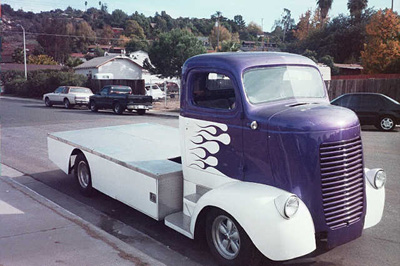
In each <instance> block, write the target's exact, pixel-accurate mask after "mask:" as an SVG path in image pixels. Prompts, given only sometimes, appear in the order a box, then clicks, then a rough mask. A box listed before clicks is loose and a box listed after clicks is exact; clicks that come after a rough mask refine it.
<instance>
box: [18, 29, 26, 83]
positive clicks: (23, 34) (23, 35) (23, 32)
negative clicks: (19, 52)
mask: <svg viewBox="0 0 400 266" xmlns="http://www.w3.org/2000/svg"><path fill="white" fill-rule="evenodd" d="M17 27H21V28H22V37H23V39H24V68H25V79H26V80H27V79H28V73H27V69H26V44H25V29H24V27H22V25H21V24H17Z"/></svg>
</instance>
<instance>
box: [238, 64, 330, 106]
mask: <svg viewBox="0 0 400 266" xmlns="http://www.w3.org/2000/svg"><path fill="white" fill-rule="evenodd" d="M243 85H244V89H245V92H246V95H247V98H248V100H249V101H250V103H252V104H259V103H266V102H271V101H277V100H283V99H289V98H324V97H325V89H324V84H323V81H322V78H321V75H320V73H319V72H318V70H317V69H315V68H313V67H307V66H276V67H263V68H255V69H250V70H248V71H246V72H245V73H244V75H243Z"/></svg>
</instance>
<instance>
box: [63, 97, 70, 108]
mask: <svg viewBox="0 0 400 266" xmlns="http://www.w3.org/2000/svg"><path fill="white" fill-rule="evenodd" d="M64 107H65V108H66V109H69V108H70V107H71V104H70V102H69V100H68V99H65V100H64Z"/></svg>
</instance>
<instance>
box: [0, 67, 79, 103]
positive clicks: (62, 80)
mask: <svg viewBox="0 0 400 266" xmlns="http://www.w3.org/2000/svg"><path fill="white" fill-rule="evenodd" d="M1 80H2V82H3V84H4V88H5V93H6V94H15V95H18V96H26V97H34V98H37V97H42V95H43V94H45V93H48V92H52V91H54V90H55V89H56V88H57V87H58V86H63V85H65V86H66V85H68V86H84V85H86V82H87V78H86V77H85V76H83V75H78V74H74V73H72V72H64V71H55V70H37V71H31V72H28V80H25V78H24V74H23V72H18V71H6V72H4V73H2V77H1Z"/></svg>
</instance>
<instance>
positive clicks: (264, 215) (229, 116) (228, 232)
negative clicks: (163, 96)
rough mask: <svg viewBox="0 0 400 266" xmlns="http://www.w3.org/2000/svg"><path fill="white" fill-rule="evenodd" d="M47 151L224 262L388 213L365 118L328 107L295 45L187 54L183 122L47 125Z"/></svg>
mask: <svg viewBox="0 0 400 266" xmlns="http://www.w3.org/2000/svg"><path fill="white" fill-rule="evenodd" d="M48 149H49V157H50V159H51V160H52V161H53V162H54V163H55V164H57V165H58V166H59V167H60V168H61V169H62V170H63V171H64V172H65V173H67V174H69V173H75V176H76V178H77V180H78V184H79V187H80V189H81V191H82V192H83V193H84V194H90V193H91V192H92V191H93V189H96V190H99V191H101V192H103V193H105V194H107V195H109V196H110V197H113V198H115V199H117V200H119V201H121V202H123V203H125V204H127V205H129V206H131V207H133V208H135V209H137V210H139V211H141V212H143V213H145V214H147V215H149V216H151V217H153V218H154V219H156V220H164V221H165V224H166V225H167V226H169V227H171V228H173V229H175V230H176V231H178V232H180V233H182V234H184V235H185V236H187V237H189V238H192V239H193V238H195V237H197V236H201V235H206V238H207V242H208V244H209V246H210V249H211V252H212V253H213V254H214V255H215V256H216V258H217V260H218V261H219V262H220V263H221V264H228V265H249V264H251V263H250V262H251V260H252V259H256V258H258V257H260V254H262V255H263V256H265V257H267V258H268V259H270V260H274V261H282V260H290V259H293V258H297V257H300V256H303V255H305V254H308V253H310V252H312V251H313V250H315V249H316V245H317V244H318V243H319V242H323V243H324V245H326V246H327V247H328V248H333V247H335V246H338V245H341V244H343V243H346V242H349V241H351V240H353V239H356V238H358V237H359V236H361V234H362V231H363V230H364V229H366V228H369V227H372V226H374V225H376V224H377V223H379V221H380V220H381V217H382V213H383V208H384V201H385V188H384V185H385V180H386V174H385V172H384V171H383V170H382V169H381V168H374V169H368V168H365V166H364V161H363V150H362V140H361V135H360V124H359V121H358V118H357V116H356V115H355V114H354V113H353V112H352V111H351V110H348V109H345V108H341V107H337V106H333V105H330V103H329V99H328V94H327V91H326V88H325V85H324V82H323V80H322V77H321V74H320V72H319V70H318V68H317V66H316V65H315V64H314V62H312V61H311V60H309V59H307V58H305V57H302V56H298V55H293V54H287V53H216V54H209V55H199V56H195V57H192V58H190V59H188V60H187V61H186V63H185V64H184V66H183V72H182V91H181V112H180V117H179V129H176V128H172V127H167V126H162V125H156V124H135V125H124V126H114V127H105V128H94V129H85V130H77V131H68V132H58V133H50V134H49V135H48Z"/></svg>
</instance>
